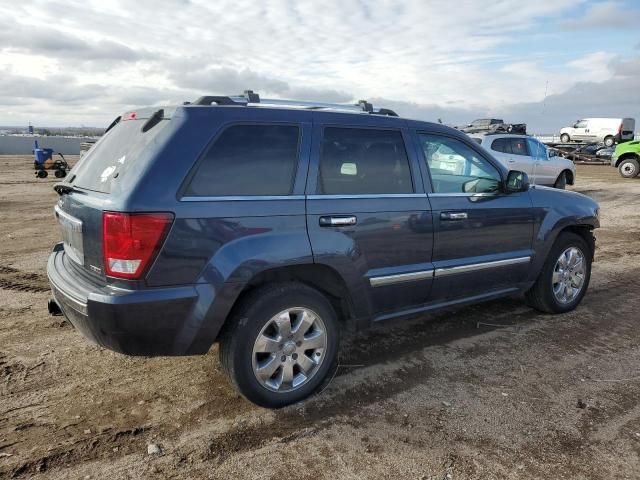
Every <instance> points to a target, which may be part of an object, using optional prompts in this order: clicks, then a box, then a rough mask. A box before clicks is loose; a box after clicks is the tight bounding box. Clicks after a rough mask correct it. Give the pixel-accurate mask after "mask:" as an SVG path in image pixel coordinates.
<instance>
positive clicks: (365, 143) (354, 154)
mask: <svg viewBox="0 0 640 480" xmlns="http://www.w3.org/2000/svg"><path fill="white" fill-rule="evenodd" d="M318 191H319V193H321V194H327V195H340V194H344V195H362V194H385V193H413V183H412V182H411V170H410V169H409V159H408V158H407V152H406V150H405V147H404V140H403V139H402V134H401V133H400V132H399V131H394V130H376V129H359V128H336V127H328V128H325V129H324V137H323V139H322V152H321V155H320V175H319V178H318Z"/></svg>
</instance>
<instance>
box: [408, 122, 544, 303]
mask: <svg viewBox="0 0 640 480" xmlns="http://www.w3.org/2000/svg"><path fill="white" fill-rule="evenodd" d="M416 142H417V146H418V148H419V152H420V153H421V154H422V157H423V158H422V162H421V163H422V168H424V170H425V178H428V179H430V186H431V192H429V193H428V197H429V201H430V204H431V208H432V214H433V223H434V232H435V235H434V248H433V259H432V261H433V265H434V268H435V277H434V285H433V289H432V294H431V296H432V299H433V300H434V301H436V300H440V301H448V300H456V299H462V298H468V297H473V296H476V295H485V294H491V293H495V292H506V291H512V290H515V289H516V288H517V286H518V285H519V284H520V283H521V282H523V281H524V280H525V278H526V276H527V273H528V270H529V263H530V260H531V256H532V254H533V252H532V236H533V222H534V218H533V211H532V208H531V205H532V204H531V199H530V197H529V193H528V192H523V193H514V194H504V193H502V192H501V189H500V183H501V172H500V170H499V168H497V167H496V166H495V165H494V164H493V161H492V160H490V159H489V158H487V157H486V156H485V155H484V154H483V153H482V151H481V150H480V149H479V148H477V147H476V145H474V144H473V142H471V141H468V140H466V139H462V138H459V137H452V136H451V137H450V136H447V135H444V134H440V133H431V132H420V131H417V132H416ZM443 144H444V145H446V146H447V147H448V148H450V149H452V150H454V151H455V152H457V154H458V155H460V156H461V157H463V158H465V162H466V166H465V170H464V174H462V175H459V174H455V173H452V172H450V171H446V170H442V169H438V168H437V167H434V166H433V161H432V154H433V152H434V151H437V150H438V149H439V148H440V147H441V146H442V145H443Z"/></svg>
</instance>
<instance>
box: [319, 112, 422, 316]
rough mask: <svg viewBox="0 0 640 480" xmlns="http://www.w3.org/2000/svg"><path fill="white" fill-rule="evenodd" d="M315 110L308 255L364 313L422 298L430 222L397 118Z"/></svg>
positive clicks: (410, 151) (401, 123)
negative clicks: (360, 302)
mask: <svg viewBox="0 0 640 480" xmlns="http://www.w3.org/2000/svg"><path fill="white" fill-rule="evenodd" d="M343 119H344V115H331V114H318V115H316V117H315V120H314V135H313V146H312V154H311V162H310V170H309V179H308V182H307V227H308V231H309V237H310V239H311V246H312V249H313V255H314V261H315V262H316V263H321V264H325V265H327V266H329V267H331V268H333V269H335V270H336V271H338V272H339V273H340V274H341V275H342V277H343V278H344V279H345V280H346V282H347V284H348V285H349V288H350V290H351V291H352V292H353V294H355V295H358V296H360V297H363V298H365V299H366V300H367V301H368V302H369V305H370V310H371V313H373V314H374V315H375V314H379V313H382V312H389V311H394V310H398V309H401V308H408V307H410V306H412V305H421V304H423V303H425V302H426V301H427V299H428V297H429V292H430V289H431V284H432V280H433V264H432V262H431V251H432V248H433V226H432V217H431V210H430V207H429V202H428V200H427V198H426V196H425V193H424V190H423V187H422V182H421V181H419V179H420V177H419V170H418V168H419V167H418V166H417V159H416V155H415V149H413V148H407V146H408V145H410V143H409V144H408V143H407V140H408V137H407V132H406V129H405V128H404V125H405V123H404V121H401V120H399V119H392V118H379V117H373V116H371V117H363V118H358V120H359V121H358V123H357V124H353V125H345V124H344V122H343Z"/></svg>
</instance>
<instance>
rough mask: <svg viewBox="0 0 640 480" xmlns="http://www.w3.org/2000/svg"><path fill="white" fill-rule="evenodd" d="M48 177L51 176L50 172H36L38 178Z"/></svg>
mask: <svg viewBox="0 0 640 480" xmlns="http://www.w3.org/2000/svg"><path fill="white" fill-rule="evenodd" d="M48 175H49V172H47V171H46V170H38V171H37V172H36V177H38V178H47V176H48Z"/></svg>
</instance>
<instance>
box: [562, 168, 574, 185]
mask: <svg viewBox="0 0 640 480" xmlns="http://www.w3.org/2000/svg"><path fill="white" fill-rule="evenodd" d="M562 173H564V175H565V178H566V179H567V183H568V184H569V185H573V180H574V179H573V172H572V171H571V170H563V171H562Z"/></svg>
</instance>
